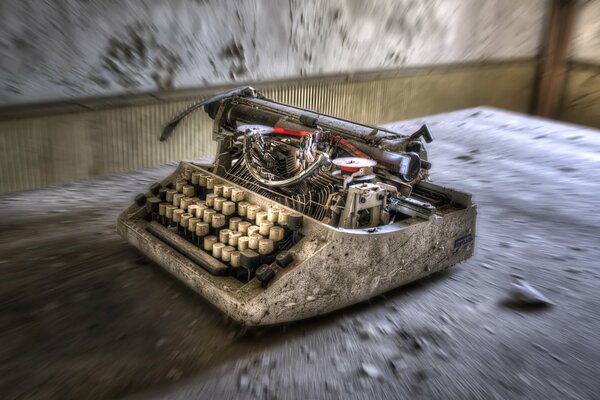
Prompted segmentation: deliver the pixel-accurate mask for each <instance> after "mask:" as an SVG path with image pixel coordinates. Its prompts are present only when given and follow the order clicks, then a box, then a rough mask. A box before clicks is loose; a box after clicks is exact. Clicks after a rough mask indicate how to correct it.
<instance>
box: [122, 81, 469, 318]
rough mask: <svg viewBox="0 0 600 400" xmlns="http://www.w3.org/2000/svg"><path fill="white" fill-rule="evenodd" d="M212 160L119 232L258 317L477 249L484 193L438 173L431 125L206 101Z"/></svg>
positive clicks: (144, 204) (348, 300)
mask: <svg viewBox="0 0 600 400" xmlns="http://www.w3.org/2000/svg"><path fill="white" fill-rule="evenodd" d="M200 109H204V111H205V112H206V113H207V114H208V115H209V116H210V117H211V118H212V119H213V120H214V124H213V132H212V134H213V138H214V139H215V140H216V141H217V142H218V150H217V155H216V157H215V159H214V161H213V162H212V163H208V164H197V163H191V162H181V163H180V164H179V166H178V168H177V169H176V170H175V172H174V173H173V174H172V175H170V176H168V177H166V178H165V179H163V180H162V181H160V182H157V183H155V184H153V185H152V186H151V187H150V188H149V190H148V192H147V193H144V194H140V195H138V196H137V197H136V199H135V202H134V203H133V204H132V205H131V206H130V207H129V208H128V209H127V210H125V211H124V212H123V213H122V214H121V216H120V217H119V220H118V224H117V230H118V232H119V233H120V234H121V235H122V236H123V237H124V238H126V239H127V240H128V241H129V242H130V243H131V244H133V245H134V246H135V247H137V248H138V249H140V250H141V251H142V252H143V253H145V254H146V255H147V256H148V257H150V258H151V259H153V260H154V261H156V262H157V263H158V264H160V265H161V266H162V267H163V268H165V269H166V270H167V271H168V272H170V273H171V274H173V275H174V276H175V277H177V278H178V279H180V280H181V281H183V282H184V283H185V284H186V285H188V286H189V287H191V288H192V289H193V290H195V291H196V292H198V293H199V294H200V295H202V296H203V297H204V298H206V299H207V300H208V301H210V302H211V303H212V304H214V305H215V306H216V307H218V308H219V309H220V310H222V311H223V312H225V313H226V314H227V315H229V316H230V317H231V318H233V319H234V320H236V321H237V322H239V323H241V324H244V325H270V324H277V323H282V322H289V321H294V320H299V319H303V318H308V317H312V316H315V315H319V314H323V313H327V312H331V311H333V310H336V309H339V308H342V307H345V306H349V305H351V304H355V303H357V302H360V301H363V300H366V299H369V298H371V297H373V296H375V295H378V294H381V293H383V292H386V291H388V290H391V289H393V288H396V287H399V286H401V285H404V284H406V283H409V282H411V281H414V280H417V279H419V278H422V277H424V276H426V275H429V274H431V273H433V272H436V271H439V270H442V269H445V268H447V267H450V266H452V265H454V264H456V263H458V262H460V261H463V260H465V259H467V258H468V257H470V256H471V255H472V254H473V247H474V238H475V217H476V208H475V205H474V204H473V203H472V202H471V196H470V195H469V194H466V193H462V192H459V191H456V190H453V189H449V188H445V187H441V186H438V185H436V184H434V183H432V182H429V181H428V180H427V175H428V170H429V168H430V167H431V164H430V163H429V161H427V153H426V149H425V143H426V142H430V141H431V140H432V137H431V134H430V132H429V130H428V129H427V127H426V126H423V127H421V129H419V130H418V131H417V132H414V133H411V134H402V133H398V132H391V131H388V130H386V129H383V128H378V127H373V126H368V125H363V124H358V123H355V122H350V121H346V120H342V119H339V118H334V117H331V116H327V115H323V114H319V113H315V112H311V111H308V110H303V109H299V108H296V107H292V106H288V105H284V104H281V103H277V102H274V101H271V100H267V99H265V98H264V97H263V96H262V95H261V94H260V93H258V92H257V91H255V90H254V89H252V88H250V87H246V88H241V89H236V90H234V91H231V92H227V93H224V94H221V95H219V96H215V97H213V98H210V99H207V100H205V101H203V102H200V103H198V104H196V105H194V106H192V107H190V108H189V109H188V110H186V111H184V112H183V113H182V114H180V115H179V116H178V117H177V118H175V119H174V120H173V121H172V122H171V123H169V124H168V125H167V127H166V128H165V131H164V132H163V135H162V136H161V140H166V139H167V138H168V136H169V135H170V134H171V133H172V132H173V131H174V130H175V128H176V126H177V124H178V123H179V122H180V121H182V120H183V119H184V118H185V117H186V116H187V115H189V114H190V113H191V112H194V111H196V110H200Z"/></svg>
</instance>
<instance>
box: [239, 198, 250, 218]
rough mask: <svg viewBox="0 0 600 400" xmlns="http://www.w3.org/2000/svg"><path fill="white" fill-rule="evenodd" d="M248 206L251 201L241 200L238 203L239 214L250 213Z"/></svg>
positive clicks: (241, 215) (242, 215) (243, 215)
mask: <svg viewBox="0 0 600 400" xmlns="http://www.w3.org/2000/svg"><path fill="white" fill-rule="evenodd" d="M248 206H250V203H248V202H247V201H241V202H239V203H238V214H239V216H240V217H245V216H246V214H247V213H248Z"/></svg>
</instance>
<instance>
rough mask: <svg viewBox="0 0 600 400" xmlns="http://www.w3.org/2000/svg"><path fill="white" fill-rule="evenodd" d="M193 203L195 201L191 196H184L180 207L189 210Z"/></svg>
mask: <svg viewBox="0 0 600 400" xmlns="http://www.w3.org/2000/svg"><path fill="white" fill-rule="evenodd" d="M192 204H193V202H192V199H191V198H190V197H183V198H182V199H181V200H180V202H179V208H181V209H182V210H186V211H187V210H189V207H190V206H191V205H192Z"/></svg>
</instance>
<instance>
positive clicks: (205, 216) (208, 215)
mask: <svg viewBox="0 0 600 400" xmlns="http://www.w3.org/2000/svg"><path fill="white" fill-rule="evenodd" d="M216 213H217V212H216V211H215V210H213V209H212V208H207V209H206V210H204V212H203V213H202V220H203V221H204V222H206V223H207V224H209V225H210V223H211V222H212V217H213V215H215V214H216Z"/></svg>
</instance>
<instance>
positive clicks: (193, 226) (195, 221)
mask: <svg viewBox="0 0 600 400" xmlns="http://www.w3.org/2000/svg"><path fill="white" fill-rule="evenodd" d="M198 222H200V218H196V217H192V218H190V220H189V221H188V231H190V232H192V233H193V234H196V225H198Z"/></svg>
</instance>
